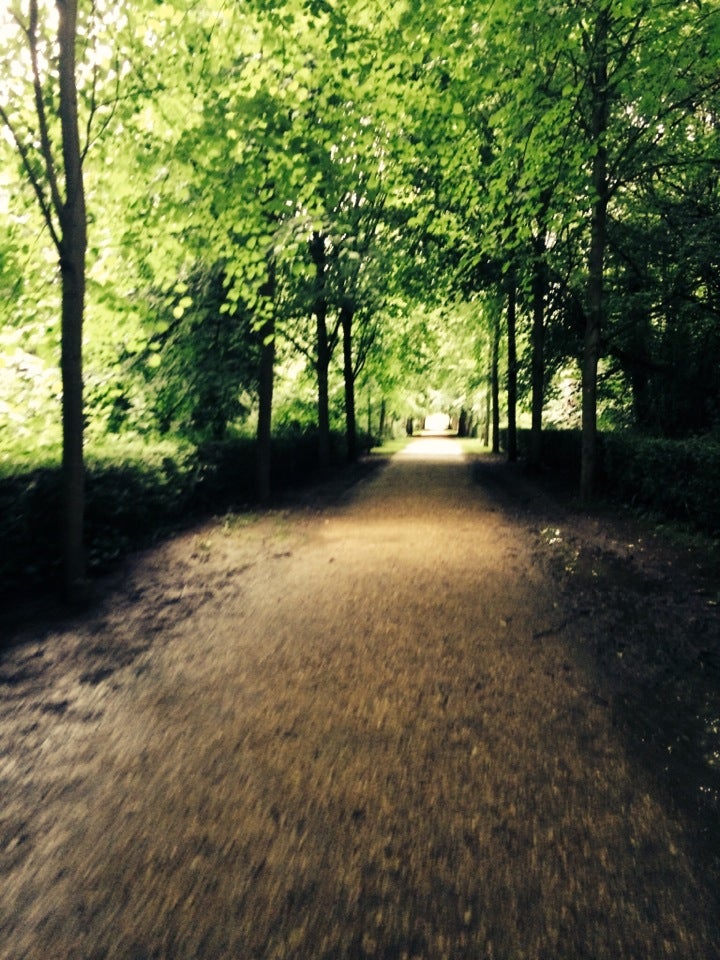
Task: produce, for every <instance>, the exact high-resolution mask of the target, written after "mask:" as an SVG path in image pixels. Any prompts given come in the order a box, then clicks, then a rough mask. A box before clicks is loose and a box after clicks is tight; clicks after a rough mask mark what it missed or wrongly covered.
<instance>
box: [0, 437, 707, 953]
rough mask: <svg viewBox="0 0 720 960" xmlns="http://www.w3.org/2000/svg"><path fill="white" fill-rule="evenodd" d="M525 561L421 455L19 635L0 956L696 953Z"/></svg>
mask: <svg viewBox="0 0 720 960" xmlns="http://www.w3.org/2000/svg"><path fill="white" fill-rule="evenodd" d="M536 546H537V531H536V535H535V536H533V535H532V534H531V532H530V527H529V526H528V522H527V516H526V515H524V514H522V515H521V513H518V514H517V515H513V514H512V513H511V512H509V511H507V510H505V509H502V508H501V506H500V505H499V501H498V499H497V497H496V496H495V495H494V494H493V492H492V490H491V489H489V488H484V487H483V486H482V484H480V485H478V484H476V483H474V482H473V477H472V471H471V470H470V467H469V466H468V464H466V463H464V462H463V460H462V458H461V457H460V455H459V451H458V448H457V446H456V445H455V444H454V442H453V441H451V440H448V439H444V440H433V439H430V438H428V439H423V440H417V441H415V442H414V443H413V444H412V445H411V446H410V447H409V448H408V450H407V452H406V453H404V454H402V455H400V456H398V457H396V458H395V459H394V460H393V461H392V463H391V464H390V466H388V467H387V468H386V469H384V470H383V471H382V472H380V473H379V474H376V475H374V476H373V477H371V478H370V479H369V480H367V481H366V482H364V483H362V484H361V485H360V486H359V488H357V489H356V490H355V491H354V493H353V495H352V497H349V498H348V499H347V502H345V503H344V504H341V505H339V506H335V507H331V508H326V509H323V510H319V511H314V510H307V509H306V510H288V511H278V512H275V513H270V514H267V515H264V516H262V517H258V518H241V517H238V518H228V519H227V520H226V521H225V522H224V523H223V522H218V523H215V524H210V525H208V526H206V527H204V528H202V529H200V530H197V531H194V532H192V533H189V534H187V535H185V536H181V537H178V538H176V539H175V540H174V541H172V542H171V543H169V544H167V545H166V546H164V547H163V548H160V549H159V550H157V551H154V552H152V553H150V554H148V555H147V556H146V557H144V558H142V559H141V560H140V561H139V563H138V566H137V568H136V569H135V570H134V571H133V572H132V574H131V575H130V576H129V577H128V578H127V580H126V581H125V583H124V585H123V587H122V589H121V590H119V591H118V592H117V593H115V594H114V595H113V596H112V597H111V598H110V599H109V600H108V602H107V603H106V605H105V608H104V610H103V611H101V612H99V613H97V614H94V615H92V616H90V617H87V618H85V619H83V620H82V621H79V622H76V623H72V624H66V625H65V626H58V627H55V628H54V629H52V630H50V631H47V632H45V633H44V634H42V635H31V634H26V635H25V636H24V638H23V643H22V644H20V645H18V646H16V647H14V648H13V649H11V650H8V651H6V652H5V653H4V654H1V655H0V696H1V697H2V699H1V701H0V795H1V796H2V808H1V809H0V957H2V958H3V960H10V958H12V960H20V958H32V960H52V958H57V960H66V958H67V960H70V958H77V960H101V958H103V960H104V958H107V960H110V958H112V960H150V958H154V960H161V958H163V960H164V958H167V960H206V958H207V960H221V958H232V960H271V958H272V960H279V958H297V960H351V958H352V960H360V958H378V960H419V958H423V960H443V958H447V960H464V958H467V960H471V958H472V960H482V958H493V960H521V958H525V960H566V958H567V960H663V958H683V960H685V958H687V960H714V958H717V957H719V956H720V939H718V930H717V926H716V922H715V916H714V911H715V908H716V906H717V903H716V902H715V901H714V900H713V894H712V891H709V890H708V889H707V887H706V881H705V879H704V877H703V875H702V871H701V869H700V868H699V867H698V866H697V863H696V861H695V860H694V858H693V854H692V850H691V844H690V843H689V841H688V834H687V829H686V826H687V825H686V824H685V822H684V820H683V819H682V818H681V816H680V815H679V814H671V813H670V812H669V808H668V805H667V804H666V803H665V801H664V800H663V796H664V794H663V791H662V790H661V789H660V788H659V787H658V786H657V784H656V782H655V780H654V779H653V778H652V777H651V776H650V775H649V774H648V772H647V771H646V770H645V769H644V768H643V767H642V766H641V764H640V763H639V762H638V761H637V760H636V759H635V758H634V756H633V754H632V752H631V751H630V750H629V749H628V747H627V743H626V741H625V738H624V737H623V736H622V735H621V733H620V731H619V729H618V727H617V726H616V724H615V723H614V719H615V713H614V710H613V709H612V707H611V703H610V701H609V699H608V696H607V694H606V693H605V692H604V691H603V690H601V689H600V688H599V687H598V685H597V682H596V680H595V679H593V677H594V674H593V670H592V667H591V665H590V664H589V662H587V661H586V660H585V659H584V658H583V657H582V656H580V655H579V654H578V653H577V652H573V651H574V650H576V647H577V644H576V643H575V641H577V639H578V635H579V634H581V633H582V630H583V629H585V627H584V626H583V624H587V623H588V622H589V620H590V619H592V610H590V611H588V609H583V610H582V611H579V610H578V608H577V607H576V606H573V604H572V603H571V602H570V600H569V598H568V596H567V595H564V594H563V591H562V589H561V585H560V584H559V581H558V580H554V579H553V578H552V576H551V572H552V568H551V567H550V568H549V567H547V566H545V565H542V564H539V563H538V562H537V555H536ZM585 602H586V604H587V603H590V604H591V603H592V602H593V601H591V600H587V599H586V601H585ZM600 603H601V601H598V604H600ZM571 633H573V636H572V637H571V636H570V634H571ZM571 640H572V641H573V642H571Z"/></svg>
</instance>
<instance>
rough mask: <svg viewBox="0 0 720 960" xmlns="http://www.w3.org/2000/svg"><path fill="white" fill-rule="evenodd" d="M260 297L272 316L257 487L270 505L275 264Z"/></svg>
mask: <svg viewBox="0 0 720 960" xmlns="http://www.w3.org/2000/svg"><path fill="white" fill-rule="evenodd" d="M260 295H261V296H262V297H266V298H267V299H268V300H269V301H270V303H268V309H269V311H270V312H269V314H268V316H267V319H266V320H265V322H264V323H263V325H262V326H261V328H260V331H259V337H260V368H259V377H258V380H259V382H258V422H257V433H256V450H257V462H256V474H255V483H256V488H257V491H256V492H257V498H258V500H259V501H260V503H267V502H268V500H269V499H270V494H271V490H272V486H271V472H272V401H273V388H274V385H275V313H274V309H273V305H272V300H273V299H274V297H275V263H274V261H273V260H270V262H269V263H268V278H267V282H266V283H265V284H264V285H263V287H262V288H261V290H260Z"/></svg>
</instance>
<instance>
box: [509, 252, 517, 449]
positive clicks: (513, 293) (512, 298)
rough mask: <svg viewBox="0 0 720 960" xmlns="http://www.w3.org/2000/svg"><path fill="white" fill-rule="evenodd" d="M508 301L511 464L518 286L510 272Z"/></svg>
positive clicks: (514, 440)
mask: <svg viewBox="0 0 720 960" xmlns="http://www.w3.org/2000/svg"><path fill="white" fill-rule="evenodd" d="M507 296H508V299H507V344H508V348H507V349H508V360H507V404H508V440H507V457H508V460H509V461H510V462H511V463H514V462H515V461H516V460H517V342H516V325H517V285H516V282H515V274H514V272H512V271H511V272H510V278H509V282H508V295H507Z"/></svg>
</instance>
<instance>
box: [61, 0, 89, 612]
mask: <svg viewBox="0 0 720 960" xmlns="http://www.w3.org/2000/svg"><path fill="white" fill-rule="evenodd" d="M57 7H58V13H59V21H58V46H59V54H60V56H59V84H60V108H59V109H60V122H61V129H62V150H63V164H64V170H65V201H64V204H63V206H62V209H61V210H60V211H59V215H60V229H61V238H62V239H61V242H60V248H59V253H60V276H61V282H62V319H61V324H62V326H61V331H62V347H61V360H60V365H61V371H62V385H63V412H62V423H63V458H62V486H63V536H62V544H63V546H62V553H63V592H64V595H65V597H66V599H68V600H76V599H78V598H80V597H81V596H82V594H83V591H84V583H85V555H84V547H83V521H84V513H85V465H84V457H83V431H84V411H83V379H82V337H83V320H84V314H85V257H86V251H87V214H86V209H85V189H84V184H83V175H82V155H81V152H80V135H79V129H78V107H77V87H76V80H75V41H76V35H77V0H65V2H58V4H57Z"/></svg>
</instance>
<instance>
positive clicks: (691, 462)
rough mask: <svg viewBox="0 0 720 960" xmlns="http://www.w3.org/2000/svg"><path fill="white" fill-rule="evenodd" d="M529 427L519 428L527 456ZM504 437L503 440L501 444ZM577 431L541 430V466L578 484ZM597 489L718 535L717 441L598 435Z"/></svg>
mask: <svg viewBox="0 0 720 960" xmlns="http://www.w3.org/2000/svg"><path fill="white" fill-rule="evenodd" d="M529 440H530V431H529V430H520V431H518V450H519V454H520V456H521V457H524V456H525V455H526V454H527V450H528V446H529ZM505 442H506V440H505V439H504V438H503V443H505ZM580 452H581V434H580V431H579V430H547V431H545V432H544V433H543V464H544V466H545V467H546V468H547V469H548V470H550V471H551V472H552V473H553V474H554V475H555V477H556V478H557V479H558V480H559V481H561V482H565V481H568V480H570V481H571V482H572V483H579V477H580ZM598 493H599V494H600V495H601V496H605V497H608V498H610V499H613V500H618V501H620V502H623V503H626V504H629V505H631V506H634V507H639V508H641V509H644V510H647V511H650V512H653V513H658V514H661V515H662V516H664V517H667V518H668V519H672V520H681V521H684V522H686V523H689V524H690V525H691V526H692V527H693V528H694V529H696V530H699V531H703V532H705V533H709V534H712V535H716V534H718V533H720V440H718V438H717V437H716V436H704V437H691V438H689V439H687V440H668V439H663V438H653V437H643V436H640V435H637V434H632V433H601V434H598Z"/></svg>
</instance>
